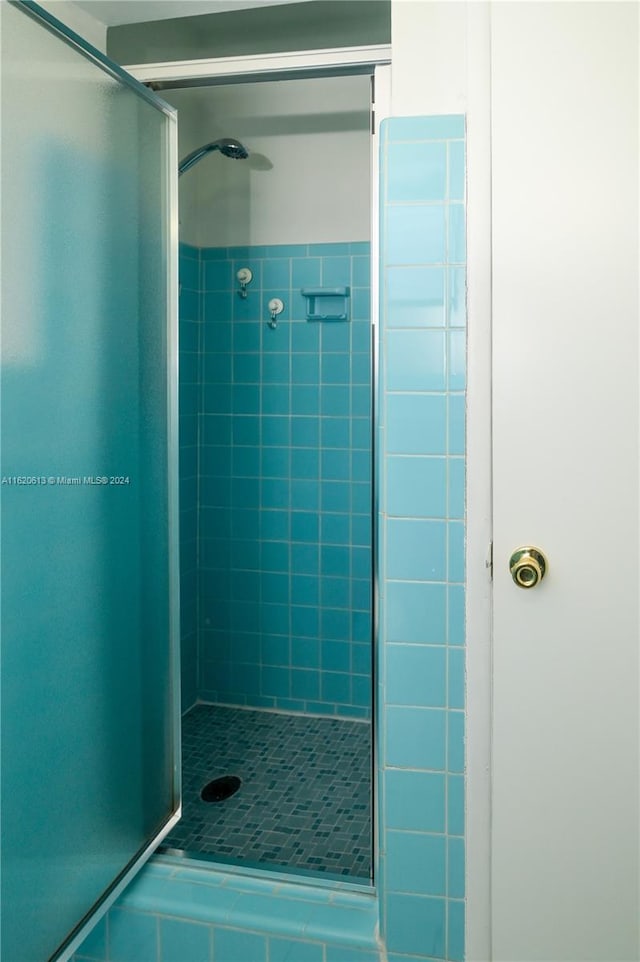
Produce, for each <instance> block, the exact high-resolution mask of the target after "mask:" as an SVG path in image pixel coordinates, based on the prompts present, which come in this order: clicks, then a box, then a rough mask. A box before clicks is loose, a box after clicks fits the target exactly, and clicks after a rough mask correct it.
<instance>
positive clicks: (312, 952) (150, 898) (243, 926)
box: [73, 860, 381, 962]
mask: <svg viewBox="0 0 640 962" xmlns="http://www.w3.org/2000/svg"><path fill="white" fill-rule="evenodd" d="M377 920H378V913H377V904H376V899H375V896H373V895H372V894H371V893H370V892H369V893H364V892H358V891H356V890H355V888H354V887H353V886H349V885H348V884H346V885H345V884H342V883H339V882H338V883H334V884H333V885H330V886H327V885H325V886H315V885H307V884H304V883H301V884H292V882H291V879H290V878H289V877H287V876H282V875H279V874H278V873H264V874H263V875H262V876H261V877H255V878H252V877H251V876H250V875H243V874H234V873H232V872H224V871H219V870H217V869H216V868H215V867H212V868H211V869H203V868H201V867H196V866H193V865H192V866H186V867H185V865H184V863H182V864H181V863H177V864H175V865H172V864H170V862H169V861H159V860H156V861H154V862H153V863H151V864H149V865H148V866H147V867H146V868H145V870H144V871H143V872H142V873H141V875H140V876H138V878H136V880H135V881H134V882H132V883H131V885H130V886H129V887H128V889H127V891H126V892H125V894H124V895H123V896H122V897H121V898H120V900H119V901H118V902H117V903H116V905H115V906H114V907H113V908H111V909H110V911H109V912H108V913H107V915H106V917H105V918H103V919H102V920H101V921H100V922H99V923H98V925H97V927H96V928H95V929H94V930H93V932H91V934H90V935H89V936H88V937H87V938H86V939H85V941H84V942H83V944H82V945H81V947H80V949H79V950H78V952H77V953H76V955H75V956H74V957H73V962H381V955H380V951H379V947H378V944H377V939H376V927H377Z"/></svg>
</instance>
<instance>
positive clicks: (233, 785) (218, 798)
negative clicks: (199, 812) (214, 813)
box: [200, 775, 242, 802]
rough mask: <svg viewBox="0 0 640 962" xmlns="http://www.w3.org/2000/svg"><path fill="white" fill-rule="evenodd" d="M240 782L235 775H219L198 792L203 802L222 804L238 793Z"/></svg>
mask: <svg viewBox="0 0 640 962" xmlns="http://www.w3.org/2000/svg"><path fill="white" fill-rule="evenodd" d="M241 785H242V782H241V781H240V779H239V778H238V776H237V775H221V776H220V778H214V779H213V781H210V782H208V783H207V784H206V785H205V786H204V788H203V789H202V791H201V792H200V798H201V799H202V801H203V802H224V800H225V799H227V798H231V796H232V795H235V793H236V792H237V791H238V789H239V788H240V786H241Z"/></svg>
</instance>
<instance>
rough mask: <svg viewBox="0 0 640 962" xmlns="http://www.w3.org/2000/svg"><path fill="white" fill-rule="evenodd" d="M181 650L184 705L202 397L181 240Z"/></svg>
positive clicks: (195, 252) (196, 321)
mask: <svg viewBox="0 0 640 962" xmlns="http://www.w3.org/2000/svg"><path fill="white" fill-rule="evenodd" d="M179 279H180V299H179V312H178V318H179V320H178V323H179V345H180V378H179V391H180V586H181V599H180V620H181V632H180V635H181V637H180V653H181V669H182V707H183V710H186V709H187V708H190V707H191V705H193V704H194V703H195V701H196V698H197V691H198V570H197V564H198V546H197V537H198V410H199V401H200V337H201V328H202V325H201V295H200V251H199V249H198V248H197V247H191V246H189V245H188V244H180V258H179Z"/></svg>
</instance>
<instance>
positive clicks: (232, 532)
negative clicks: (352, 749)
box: [199, 243, 372, 718]
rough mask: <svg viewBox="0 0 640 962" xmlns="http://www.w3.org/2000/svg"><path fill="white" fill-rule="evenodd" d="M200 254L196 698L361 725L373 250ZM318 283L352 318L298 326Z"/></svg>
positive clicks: (366, 653) (365, 709)
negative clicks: (308, 290)
mask: <svg viewBox="0 0 640 962" xmlns="http://www.w3.org/2000/svg"><path fill="white" fill-rule="evenodd" d="M200 256H201V264H202V291H203V293H202V304H203V315H202V334H203V342H202V384H201V392H202V393H201V414H200V441H201V447H200V475H199V504H200V522H199V552H200V564H199V577H200V585H199V592H200V593H199V613H200V635H199V637H200V648H199V661H200V677H199V696H200V698H202V699H203V700H207V701H215V702H223V703H226V704H233V705H253V706H259V707H266V708H280V709H286V710H288V711H304V712H313V713H322V714H338V715H342V716H347V717H356V718H366V717H369V715H370V711H371V615H370V611H371V526H372V523H371V512H372V506H371V430H372V429H371V316H370V278H369V272H370V246H369V244H368V243H352V244H315V245H314V244H310V245H296V246H279V247H278V246H276V247H260V248H257V247H248V248H208V249H203V250H201V252H200ZM241 267H249V268H250V269H251V271H252V272H253V280H252V281H251V283H250V284H249V287H248V291H247V297H246V299H243V298H241V297H240V296H239V295H238V283H237V281H236V273H237V271H238V269H239V268H241ZM322 285H324V286H329V287H337V286H348V287H350V288H351V297H350V299H349V320H348V321H347V322H335V323H330V322H323V323H317V322H315V323H314V322H308V321H307V320H306V317H305V314H306V307H307V305H306V301H305V299H304V298H303V296H302V295H301V293H300V288H301V287H303V286H314V287H318V286H322ZM273 297H278V298H280V299H281V300H282V301H284V304H285V309H284V311H283V313H282V314H280V316H279V317H278V321H277V327H276V329H275V330H272V329H271V328H270V327H269V326H268V325H267V320H268V318H269V312H268V307H267V305H268V302H269V300H270V299H271V298H273Z"/></svg>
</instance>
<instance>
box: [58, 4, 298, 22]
mask: <svg viewBox="0 0 640 962" xmlns="http://www.w3.org/2000/svg"><path fill="white" fill-rule="evenodd" d="M309 2H312V0H72V3H73V6H75V7H79V8H80V9H81V10H82V11H83V12H84V13H88V14H89V15H90V16H92V17H93V18H94V19H95V20H99V21H100V22H101V23H103V24H105V26H107V27H115V26H119V25H122V24H127V23H144V22H146V21H151V20H171V19H173V18H175V17H186V16H196V15H198V14H205V13H227V12H229V11H232V10H248V9H250V8H252V7H273V6H278V5H280V4H284V3H309Z"/></svg>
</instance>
